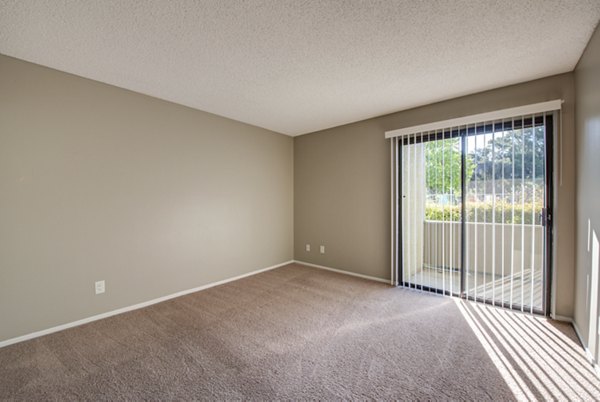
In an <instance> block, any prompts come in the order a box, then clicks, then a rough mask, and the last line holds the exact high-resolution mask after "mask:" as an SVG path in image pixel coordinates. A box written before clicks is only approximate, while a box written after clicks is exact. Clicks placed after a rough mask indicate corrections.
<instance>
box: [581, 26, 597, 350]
mask: <svg viewBox="0 0 600 402" xmlns="http://www.w3.org/2000/svg"><path fill="white" fill-rule="evenodd" d="M575 89H576V94H577V97H576V112H577V119H576V128H577V282H576V289H577V290H576V293H575V323H576V325H577V327H578V329H579V332H580V334H581V336H582V338H583V341H584V344H585V345H586V346H587V347H588V348H589V349H590V351H591V352H592V353H593V355H594V358H595V359H596V361H598V358H599V354H600V353H599V352H598V349H599V347H598V342H599V341H600V339H598V338H599V336H598V322H597V320H598V313H599V311H600V308H599V306H598V302H599V297H598V292H597V290H598V287H597V286H598V279H599V275H598V271H599V270H600V261H598V254H597V250H598V247H600V245H599V244H598V242H597V241H595V240H594V234H595V235H596V239H600V29H598V28H597V29H596V32H595V33H594V35H593V36H592V39H591V40H590V43H589V44H588V46H587V49H586V50H585V52H584V53H583V56H582V58H581V60H580V61H579V64H578V65H577V68H576V70H575ZM594 248H596V255H595V256H594ZM594 257H595V258H594ZM593 279H594V280H593ZM592 282H595V285H596V286H595V288H596V292H592V289H593V283H592ZM590 324H591V325H590Z"/></svg>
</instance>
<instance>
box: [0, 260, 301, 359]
mask: <svg viewBox="0 0 600 402" xmlns="http://www.w3.org/2000/svg"><path fill="white" fill-rule="evenodd" d="M293 262H294V261H293V260H290V261H286V262H282V263H281V264H277V265H273V266H270V267H267V268H262V269H257V270H256V271H252V272H248V273H246V274H243V275H238V276H234V277H233V278H227V279H223V280H221V281H217V282H212V283H208V284H206V285H202V286H198V287H195V288H192V289H187V290H182V291H180V292H176V293H173V294H170V295H167V296H162V297H159V298H157V299H152V300H149V301H145V302H142V303H138V304H134V305H132V306H127V307H123V308H119V309H117V310H112V311H109V312H106V313H102V314H97V315H94V316H91V317H87V318H82V319H81V320H77V321H73V322H69V323H66V324H62V325H57V326H56V327H52V328H48V329H43V330H41V331H36V332H32V333H30V334H26V335H21V336H18V337H16V338H11V339H7V340H5V341H0V348H2V347H4V346H8V345H12V344H15V343H19V342H23V341H27V340H30V339H34V338H38V337H40V336H44V335H48V334H51V333H54V332H58V331H62V330H65V329H68V328H73V327H77V326H79V325H83V324H87V323H90V322H93V321H98V320H101V319H103V318H108V317H111V316H113V315H117V314H122V313H126V312H128V311H132V310H138V309H140V308H144V307H148V306H151V305H153V304H156V303H160V302H163V301H166V300H169V299H174V298H176V297H180V296H184V295H187V294H190V293H194V292H198V291H200V290H204V289H208V288H212V287H214V286H219V285H223V284H225V283H227V282H233V281H237V280H238V279H242V278H245V277H248V276H252V275H256V274H260V273H261V272H265V271H270V270H272V269H275V268H279V267H282V266H284V265H288V264H291V263H293Z"/></svg>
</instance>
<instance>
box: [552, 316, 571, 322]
mask: <svg viewBox="0 0 600 402" xmlns="http://www.w3.org/2000/svg"><path fill="white" fill-rule="evenodd" d="M550 317H551V318H552V319H553V320H556V321H562V322H570V323H573V318H571V317H567V316H566V315H556V314H552V315H551V316H550Z"/></svg>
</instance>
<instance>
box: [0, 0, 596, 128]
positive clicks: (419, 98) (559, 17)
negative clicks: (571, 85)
mask: <svg viewBox="0 0 600 402" xmlns="http://www.w3.org/2000/svg"><path fill="white" fill-rule="evenodd" d="M599 19H600V0H562V1H560V0H502V1H491V0H489V1H486V0H446V1H444V0H439V1H419V0H388V1H375V0H372V1H366V0H365V1H359V0H355V1H352V0H347V1H342V0H321V1H318V0H313V1H310V0H304V1H301V0H260V1H259V0H256V1H241V0H238V1H236V0H214V1H199V0H197V1H194V0H188V1H184V0H177V1H167V0H154V1H146V0H141V1H140V0H138V1H131V0H130V1H125V0H102V1H83V0H81V1H67V0H38V1H33V0H0V53H3V54H6V55H9V56H13V57H17V58H20V59H24V60H27V61H31V62H34V63H38V64H42V65H45V66H49V67H52V68H55V69H58V70H62V71H66V72H69V73H73V74H77V75H80V76H83V77H87V78H91V79H94V80H98V81H102V82H105V83H109V84H113V85H116V86H119V87H122V88H127V89H130V90H133V91H137V92H141V93H144V94H148V95H152V96H155V97H158V98H162V99H166V100H169V101H173V102H176V103H180V104H183V105H187V106H191V107H193V108H197V109H200V110H204V111H207V112H211V113H215V114H218V115H221V116H225V117H229V118H232V119H235V120H240V121H243V122H246V123H250V124H254V125H257V126H260V127H265V128H268V129H271V130H274V131H278V132H280V133H285V134H289V135H298V134H304V133H308V132H312V131H316V130H321V129H324V128H328V127H333V126H337V125H341V124H345V123H350V122H353V121H358V120H362V119H365V118H369V117H374V116H378V115H382V114H386V113H390V112H394V111H398V110H403V109H408V108H411V107H415V106H419V105H423V104H427V103H432V102H435V101H440V100H443V99H449V98H453V97H457V96H461V95H466V94H469V93H474V92H479V91H482V90H486V89H491V88H496V87H501V86H505V85H509V84H514V83H518V82H523V81H528V80H531V79H535V78H541V77H545V76H549V75H553V74H558V73H563V72H567V71H571V70H572V69H573V68H574V67H575V64H576V63H577V61H578V59H579V57H580V56H581V54H582V52H583V50H584V48H585V45H586V44H587V42H588V40H589V38H590V36H591V34H592V32H593V29H594V27H595V26H596V24H597V23H598V20H599Z"/></svg>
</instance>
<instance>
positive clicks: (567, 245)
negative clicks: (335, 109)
mask: <svg viewBox="0 0 600 402" xmlns="http://www.w3.org/2000/svg"><path fill="white" fill-rule="evenodd" d="M357 96H360V94H357ZM559 98H560V99H564V100H565V103H564V104H563V122H562V127H563V138H564V141H563V143H562V146H563V147H562V156H563V159H562V160H563V166H562V175H563V177H562V178H563V181H562V186H560V187H557V189H556V190H557V200H556V205H555V206H556V211H555V229H556V235H555V241H556V244H557V254H556V259H555V260H556V263H555V267H556V281H555V283H556V285H557V290H556V309H555V312H556V314H558V315H562V316H569V317H571V316H572V315H573V285H574V279H575V270H574V262H575V259H574V234H575V231H574V230H575V228H574V221H575V212H574V204H575V199H574V194H575V158H574V152H575V145H574V83H573V74H571V73H569V74H562V75H558V76H554V77H549V78H545V79H541V80H536V81H532V82H528V83H524V84H519V85H514V86H510V87H505V88H500V89H497V90H493V91H487V92H483V93H479V94H475V95H470V96H465V97H461V98H457V99H452V100H448V101H444V102H440V103H436V104H432V105H428V106H424V107H419V108H415V109H411V110H407V111H403V112H398V113H394V114H390V115H386V116H382V117H377V118H374V119H369V120H364V121H360V122H357V123H353V124H348V125H345V126H340V127H336V128H332V129H328V130H323V131H319V132H316V133H311V134H307V135H303V136H299V137H295V138H294V256H295V258H296V259H297V260H301V261H306V262H310V263H313V264H319V265H325V266H329V267H333V268H338V269H344V270H348V271H351V272H355V273H360V274H364V275H370V276H376V277H380V278H389V276H390V145H389V141H387V140H385V139H384V132H385V131H387V130H392V129H397V128H402V127H409V126H412V125H416V124H422V123H427V122H431V121H436V120H444V119H449V118H454V117H459V116H464V115H470V114H475V113H483V112H487V111H492V110H498V109H503V108H508V107H514V106H519V105H525V104H530V103H535V102H543V101H547V100H553V99H559ZM556 173H557V174H558V173H559V172H558V171H557V172H556ZM306 243H310V244H311V245H312V246H313V247H312V248H311V251H310V252H306V251H305V249H304V245H305V244H306ZM320 244H323V245H325V246H326V253H325V254H319V252H318V245H320ZM316 246H317V247H316Z"/></svg>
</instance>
